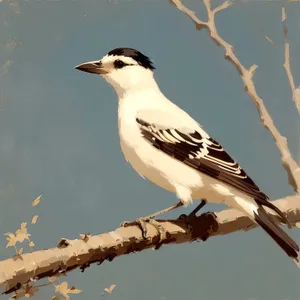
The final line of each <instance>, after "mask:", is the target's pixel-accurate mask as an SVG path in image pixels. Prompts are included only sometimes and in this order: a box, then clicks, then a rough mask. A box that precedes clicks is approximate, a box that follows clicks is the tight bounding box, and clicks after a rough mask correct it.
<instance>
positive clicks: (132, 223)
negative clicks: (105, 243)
mask: <svg viewBox="0 0 300 300" xmlns="http://www.w3.org/2000/svg"><path fill="white" fill-rule="evenodd" d="M147 223H149V224H151V225H152V226H154V227H155V229H156V230H157V231H158V233H159V240H158V242H157V244H156V245H155V249H156V250H157V249H159V248H160V247H161V246H162V241H163V240H164V239H165V238H166V231H165V230H164V228H163V226H162V225H161V224H160V223H159V222H157V221H156V220H155V219H152V218H151V219H143V218H137V219H136V220H135V221H124V222H122V223H121V224H120V227H129V226H138V227H139V228H140V229H141V231H142V237H143V239H144V240H146V239H147V232H148V230H147Z"/></svg>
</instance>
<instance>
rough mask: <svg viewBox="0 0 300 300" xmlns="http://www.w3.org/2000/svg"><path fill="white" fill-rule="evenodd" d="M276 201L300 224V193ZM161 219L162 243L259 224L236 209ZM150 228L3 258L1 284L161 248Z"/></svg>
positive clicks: (11, 285) (9, 287)
mask: <svg viewBox="0 0 300 300" xmlns="http://www.w3.org/2000/svg"><path fill="white" fill-rule="evenodd" d="M273 203H274V204H275V205H276V206H277V207H278V208H280V209H281V210H282V211H283V212H284V213H285V214H286V215H287V217H288V219H289V220H290V222H291V224H293V225H297V226H298V224H299V223H297V222H300V196H290V197H287V198H283V199H280V200H277V201H274V202H273ZM269 213H272V212H270V211H269ZM276 220H277V219H276ZM158 222H160V223H161V226H162V228H163V229H164V231H165V233H166V234H165V237H164V238H163V240H162V241H161V243H160V244H159V246H161V245H162V244H181V243H185V242H191V241H195V240H203V241H205V240H207V239H208V238H209V237H211V236H216V235H224V234H228V233H232V232H235V231H239V230H243V231H247V230H250V229H252V228H255V227H256V225H255V224H254V223H253V222H252V221H251V220H250V219H249V218H248V217H246V216H244V215H243V214H242V213H241V212H238V211H236V210H233V209H228V210H224V211H221V212H218V213H204V214H202V215H201V216H199V217H197V218H195V220H194V221H193V222H192V223H191V226H192V230H190V229H188V227H187V225H186V224H185V222H184V221H181V220H158ZM277 222H278V220H277ZM147 229H148V233H147V240H144V239H143V238H142V235H141V231H140V230H139V229H138V228H137V227H136V226H130V227H125V228H118V229H116V230H114V231H111V232H108V233H104V234H101V235H96V236H91V235H82V236H81V238H80V239H76V240H68V239H61V241H60V242H59V244H58V246H57V247H56V248H51V249H47V250H41V251H35V252H32V253H27V254H23V255H18V256H15V257H13V258H9V259H7V260H4V261H1V262H0V286H1V287H2V288H3V289H4V293H5V294H9V293H11V292H13V291H15V290H17V289H20V288H21V287H22V286H23V285H24V284H26V283H29V282H30V281H37V280H40V279H42V278H46V277H49V276H59V275H62V274H65V273H67V272H70V271H71V270H74V269H76V268H80V269H81V270H82V271H83V270H84V269H85V268H87V267H88V266H89V265H90V264H92V263H98V264H101V263H102V262H104V261H112V260H113V259H114V258H115V257H117V256H121V255H125V254H129V253H133V252H137V251H142V250H145V249H148V248H155V247H156V248H158V247H157V243H158V241H159V234H158V232H157V230H156V229H155V227H153V226H152V225H151V224H147Z"/></svg>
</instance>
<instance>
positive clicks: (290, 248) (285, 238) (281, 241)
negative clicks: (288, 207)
mask: <svg viewBox="0 0 300 300" xmlns="http://www.w3.org/2000/svg"><path fill="white" fill-rule="evenodd" d="M255 203H256V206H257V209H255V211H253V210H252V211H250V207H252V208H253V206H252V205H247V207H249V209H245V207H244V210H245V211H246V212H247V214H248V215H251V219H253V220H254V221H255V223H257V224H258V225H259V226H260V227H261V228H262V229H263V230H264V231H265V232H266V233H267V234H268V235H270V237H271V238H272V239H273V240H274V241H275V242H276V243H277V244H278V245H279V246H280V247H281V249H282V250H283V251H284V252H285V253H286V254H287V255H288V256H289V257H290V258H292V259H293V260H294V262H295V263H296V264H297V266H298V267H300V263H299V247H298V245H297V244H296V242H295V241H294V240H293V239H292V238H291V237H290V236H289V235H288V234H287V233H286V232H285V231H284V230H283V229H281V228H280V227H279V225H278V224H276V223H275V221H274V220H273V219H272V217H271V216H270V215H268V213H267V212H266V211H265V209H264V208H263V206H262V204H260V203H259V202H257V201H255ZM277 210H278V208H276V210H275V212H276V213H277V214H278V211H277ZM280 213H281V214H279V216H280V218H281V219H282V215H283V214H282V212H281V211H280Z"/></svg>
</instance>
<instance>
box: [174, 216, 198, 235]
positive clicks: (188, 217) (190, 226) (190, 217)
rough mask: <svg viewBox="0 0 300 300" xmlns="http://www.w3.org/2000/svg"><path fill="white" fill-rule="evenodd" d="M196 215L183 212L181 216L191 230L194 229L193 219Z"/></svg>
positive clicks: (180, 218)
mask: <svg viewBox="0 0 300 300" xmlns="http://www.w3.org/2000/svg"><path fill="white" fill-rule="evenodd" d="M195 217H196V216H195V215H186V214H182V215H180V216H179V218H178V219H179V220H182V221H183V222H184V223H185V224H186V226H187V228H188V230H189V231H192V230H193V226H192V225H191V224H192V222H193V219H194V218H195Z"/></svg>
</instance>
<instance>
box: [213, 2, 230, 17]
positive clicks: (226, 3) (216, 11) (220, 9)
mask: <svg viewBox="0 0 300 300" xmlns="http://www.w3.org/2000/svg"><path fill="white" fill-rule="evenodd" d="M230 5H232V2H230V1H224V2H223V3H222V4H221V5H219V6H218V7H216V8H215V9H214V10H213V14H214V15H216V14H218V13H219V12H221V11H222V10H224V9H226V8H227V7H229V6H230Z"/></svg>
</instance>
